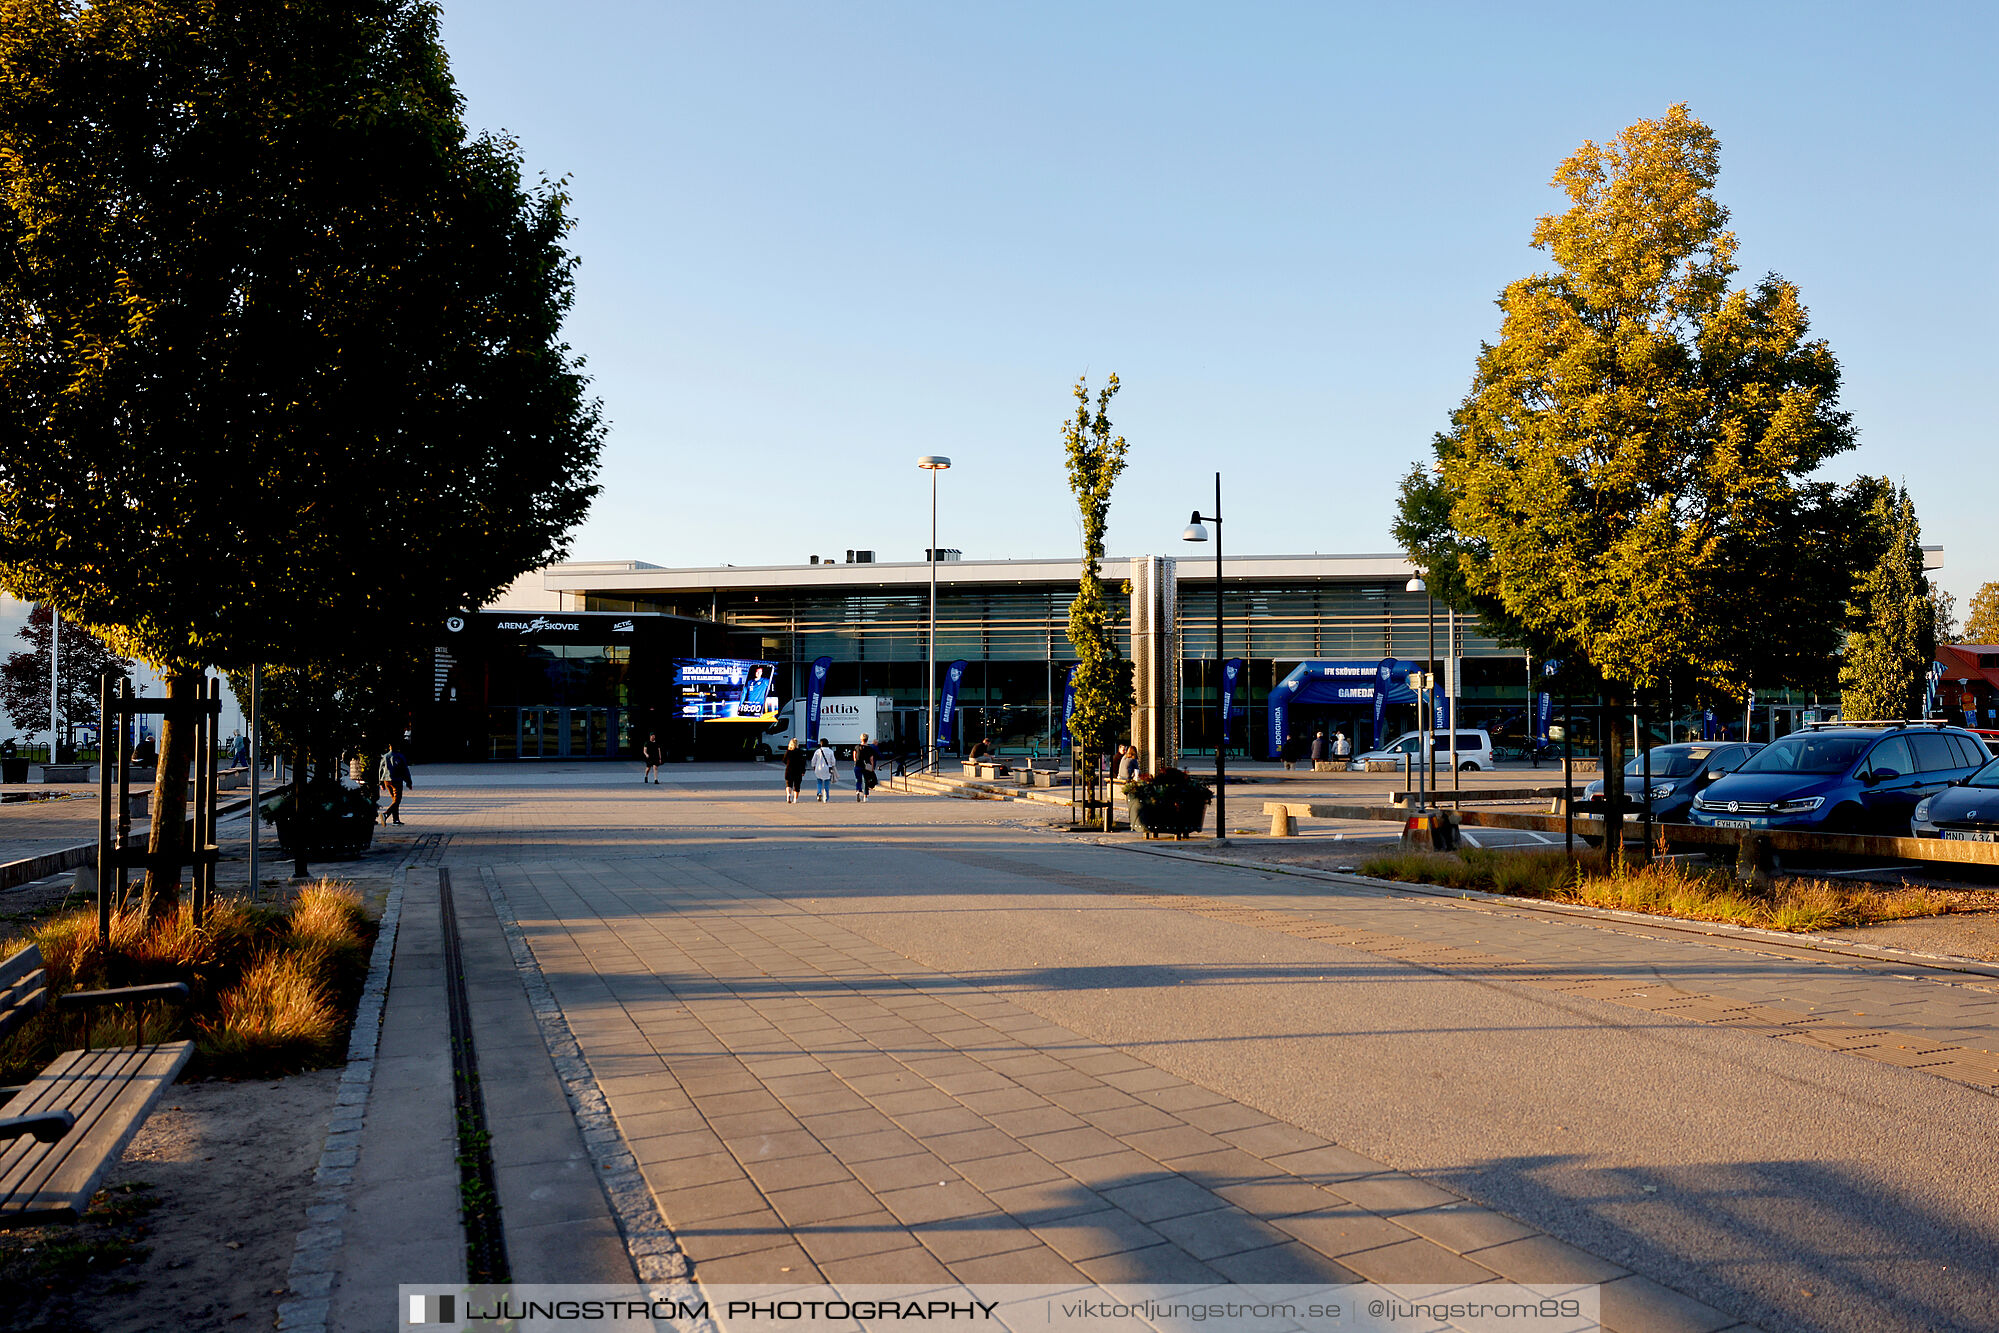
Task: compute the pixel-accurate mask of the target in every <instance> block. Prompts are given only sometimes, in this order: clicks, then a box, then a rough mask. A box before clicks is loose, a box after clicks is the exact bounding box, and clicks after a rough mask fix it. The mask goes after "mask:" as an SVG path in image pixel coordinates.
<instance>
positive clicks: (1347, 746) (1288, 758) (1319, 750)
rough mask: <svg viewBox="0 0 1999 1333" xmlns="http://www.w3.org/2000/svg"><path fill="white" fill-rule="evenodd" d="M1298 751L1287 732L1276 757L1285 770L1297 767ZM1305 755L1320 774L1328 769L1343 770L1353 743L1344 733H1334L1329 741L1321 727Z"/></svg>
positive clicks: (1350, 753)
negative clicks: (1281, 762) (1282, 763)
mask: <svg viewBox="0 0 1999 1333" xmlns="http://www.w3.org/2000/svg"><path fill="white" fill-rule="evenodd" d="M1298 750H1299V746H1298V743H1297V742H1296V741H1294V740H1293V739H1292V738H1291V736H1290V734H1289V733H1288V732H1287V733H1286V734H1285V737H1284V744H1283V745H1282V746H1280V747H1279V749H1278V757H1279V758H1280V759H1282V760H1283V761H1284V767H1285V768H1287V769H1290V768H1296V767H1297V766H1298V760H1299V758H1300V757H1301V756H1300V755H1299V753H1298ZM1306 754H1307V755H1309V756H1310V758H1311V760H1312V767H1313V768H1315V769H1318V770H1320V771H1321V772H1324V771H1326V770H1329V769H1330V770H1340V769H1344V768H1345V767H1346V766H1347V763H1348V761H1349V760H1351V759H1352V758H1353V742H1352V741H1350V740H1348V739H1347V734H1346V732H1344V731H1341V732H1338V733H1336V734H1335V735H1334V736H1333V737H1332V738H1331V739H1330V740H1329V739H1327V737H1326V729H1325V728H1324V727H1321V728H1319V730H1318V732H1317V733H1316V734H1315V735H1313V737H1312V741H1311V745H1310V746H1309V747H1308V748H1307V749H1306Z"/></svg>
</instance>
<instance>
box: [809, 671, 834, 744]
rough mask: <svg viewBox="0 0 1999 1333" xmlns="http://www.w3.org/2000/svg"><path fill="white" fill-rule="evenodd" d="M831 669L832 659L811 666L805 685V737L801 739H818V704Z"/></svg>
mask: <svg viewBox="0 0 1999 1333" xmlns="http://www.w3.org/2000/svg"><path fill="white" fill-rule="evenodd" d="M832 669H833V659H832V658H830V657H822V658H820V659H819V660H818V661H816V662H814V663H813V664H812V674H811V676H810V677H809V678H808V679H807V681H806V684H805V735H804V737H803V739H805V740H808V741H816V740H818V739H819V702H820V700H822V699H824V698H825V697H826V673H827V672H828V671H831V670H832Z"/></svg>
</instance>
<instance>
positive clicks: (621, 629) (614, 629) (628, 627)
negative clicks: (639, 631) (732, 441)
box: [611, 620, 635, 634]
mask: <svg viewBox="0 0 1999 1333" xmlns="http://www.w3.org/2000/svg"><path fill="white" fill-rule="evenodd" d="M634 628H635V627H634V626H633V624H632V622H631V621H629V620H620V621H619V622H618V623H617V624H615V625H613V626H611V633H613V634H630V633H631V632H632V630H633V629H634Z"/></svg>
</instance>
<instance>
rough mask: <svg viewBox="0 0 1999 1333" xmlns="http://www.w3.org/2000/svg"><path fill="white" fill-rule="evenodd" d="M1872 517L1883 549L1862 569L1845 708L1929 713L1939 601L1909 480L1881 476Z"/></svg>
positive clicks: (1844, 674)
mask: <svg viewBox="0 0 1999 1333" xmlns="http://www.w3.org/2000/svg"><path fill="white" fill-rule="evenodd" d="M1869 518H1870V520H1871V522H1872V525H1873V527H1874V530H1875V531H1876V532H1877V533H1878V534H1879V546H1880V547H1881V554H1880V557H1879V558H1878V559H1877V560H1876V561H1875V562H1874V566H1873V568H1871V569H1869V570H1867V571H1866V572H1865V573H1864V574H1862V575H1861V577H1860V579H1859V581H1858V583H1857V584H1856V586H1855V587H1854V591H1853V601H1852V605H1851V607H1850V608H1849V614H1850V616H1851V620H1852V625H1853V629H1852V630H1851V631H1850V632H1849V633H1848V634H1847V636H1846V656H1845V657H1844V658H1843V659H1842V660H1841V662H1840V666H1839V710H1840V712H1841V713H1842V714H1843V715H1845V716H1846V717H1849V718H1853V719H1855V720H1880V719H1885V718H1910V717H1921V716H1922V715H1923V699H1924V693H1925V686H1926V677H1927V675H1928V672H1929V666H1930V662H1931V661H1932V660H1933V659H1934V658H1935V657H1936V649H1937V643H1936V630H1937V614H1936V603H1935V602H1934V601H1933V600H1932V599H1931V597H1930V581H1929V576H1928V575H1926V574H1924V573H1923V546H1922V540H1923V530H1922V525H1921V524H1920V523H1918V522H1917V521H1916V506H1915V502H1914V501H1912V500H1911V499H1910V498H1909V492H1908V488H1907V487H1897V486H1894V485H1892V484H1890V483H1889V482H1888V481H1887V480H1886V479H1885V478H1883V479H1882V482H1881V486H1880V490H1879V492H1878V493H1877V495H1876V497H1875V501H1874V508H1873V511H1872V512H1871V514H1870V515H1869Z"/></svg>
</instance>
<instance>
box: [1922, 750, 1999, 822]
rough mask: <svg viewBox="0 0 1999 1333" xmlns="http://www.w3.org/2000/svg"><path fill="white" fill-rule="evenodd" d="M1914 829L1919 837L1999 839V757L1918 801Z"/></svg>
mask: <svg viewBox="0 0 1999 1333" xmlns="http://www.w3.org/2000/svg"><path fill="white" fill-rule="evenodd" d="M1910 832H1912V833H1914V834H1915V835H1916V836H1917V837H1919V838H1949V839H1952V840H1954V841H1957V842H1999V759H1994V760H1993V761H1992V762H1991V763H1989V764H1987V765H1985V767H1983V768H1981V769H1979V770H1978V771H1977V772H1976V773H1973V774H1972V775H1971V776H1970V777H1968V778H1966V779H1964V780H1963V781H1962V782H1959V783H1956V784H1954V785H1952V786H1949V787H1945V788H1944V789H1943V790H1942V791H1940V792H1938V793H1937V794H1936V795H1934V796H1926V797H1924V798H1923V799H1922V800H1920V801H1917V802H1916V813H1915V816H1914V818H1913V819H1912V820H1911V821H1910Z"/></svg>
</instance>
